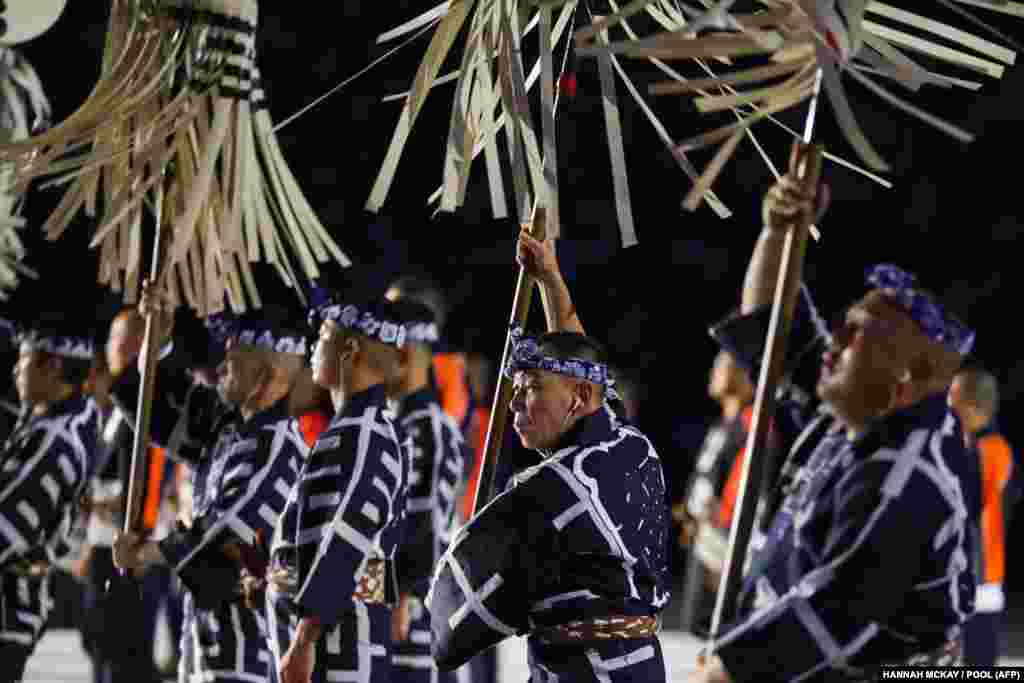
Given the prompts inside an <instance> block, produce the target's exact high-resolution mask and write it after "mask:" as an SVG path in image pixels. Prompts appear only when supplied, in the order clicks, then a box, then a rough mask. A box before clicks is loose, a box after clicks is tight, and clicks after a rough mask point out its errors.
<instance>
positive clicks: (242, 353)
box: [112, 291, 308, 682]
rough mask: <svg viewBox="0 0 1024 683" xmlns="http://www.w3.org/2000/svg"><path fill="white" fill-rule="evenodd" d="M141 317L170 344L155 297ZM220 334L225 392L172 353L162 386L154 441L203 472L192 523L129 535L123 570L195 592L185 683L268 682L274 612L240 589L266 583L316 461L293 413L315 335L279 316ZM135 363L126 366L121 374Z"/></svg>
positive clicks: (189, 597) (121, 553) (260, 315)
mask: <svg viewBox="0 0 1024 683" xmlns="http://www.w3.org/2000/svg"><path fill="white" fill-rule="evenodd" d="M140 311H141V312H142V313H143V315H147V314H152V315H153V317H154V319H155V320H156V325H155V327H156V331H155V333H156V334H157V339H161V340H165V341H166V340H168V339H170V324H171V322H172V319H171V318H170V316H169V315H167V314H166V313H167V312H166V310H165V308H164V307H163V305H162V302H161V301H158V300H157V299H156V297H155V296H154V295H153V294H152V293H151V292H149V291H146V292H145V293H144V295H143V299H142V303H141V305H140ZM221 323H223V324H222V325H221V326H217V327H215V328H214V330H213V331H214V336H215V337H217V338H218V341H220V342H221V343H223V345H224V347H225V349H226V351H225V355H224V360H223V362H222V363H221V364H220V366H219V367H218V385H217V387H216V388H213V387H207V386H203V385H201V384H197V383H194V382H193V381H192V380H191V378H190V377H189V376H188V375H187V373H186V368H187V367H188V365H189V362H188V360H187V358H185V355H186V354H184V353H183V352H180V351H176V350H174V349H173V348H172V350H171V355H170V356H169V357H167V358H166V359H164V360H162V361H161V362H160V365H159V368H158V375H157V378H156V382H157V386H158V387H159V393H158V394H157V396H158V398H156V399H155V400H154V401H153V422H152V436H153V440H154V441H155V442H157V443H160V444H162V445H164V446H165V447H167V448H168V449H170V450H173V451H174V452H175V453H176V455H177V457H179V458H181V459H183V460H186V461H188V462H189V463H190V465H191V467H192V482H193V491H194V498H193V509H192V515H191V524H190V525H188V526H185V525H182V526H181V527H180V528H179V529H177V530H176V531H175V532H173V533H171V534H169V535H168V536H167V537H166V538H164V539H161V540H159V541H150V540H145V539H143V538H142V537H141V535H140V534H139V533H136V532H128V533H124V534H121V535H119V536H118V537H117V539H116V540H115V543H114V563H115V564H116V565H117V566H118V567H119V568H122V569H136V568H140V567H146V566H149V565H154V564H166V565H168V566H170V567H171V568H172V569H173V570H174V572H175V573H176V574H177V575H178V576H179V578H180V579H181V581H182V584H183V585H184V586H185V588H186V589H187V592H186V595H185V617H184V623H183V626H182V650H181V653H180V656H181V660H180V662H181V663H180V671H181V673H182V675H183V676H184V677H183V678H182V680H188V679H189V677H201V678H202V679H203V680H206V681H215V682H216V681H232V682H239V681H252V680H267V678H268V677H269V675H270V671H269V666H270V659H271V658H270V653H269V647H268V645H267V636H266V630H265V627H264V615H263V613H262V612H263V605H262V602H260V603H259V604H258V605H253V604H252V600H251V599H250V600H244V599H243V596H242V595H241V591H240V587H241V584H242V577H243V569H244V570H247V571H248V573H249V574H250V575H252V576H257V577H261V576H263V574H264V569H265V567H263V566H259V565H260V562H261V560H262V561H263V562H265V560H266V558H265V557H263V558H261V557H260V554H259V553H258V552H254V551H253V549H254V548H256V547H258V546H260V544H261V541H265V542H269V539H270V538H271V535H272V534H273V531H274V525H275V524H276V523H277V517H278V515H279V514H280V513H281V510H282V509H283V508H284V505H285V501H286V498H287V496H288V494H289V492H290V490H291V488H292V485H293V484H294V482H295V480H296V477H297V474H298V471H299V467H300V466H301V464H302V462H303V461H304V460H305V458H306V453H307V452H308V446H307V445H306V443H305V441H304V440H303V437H302V434H301V432H300V431H299V429H298V424H297V422H296V420H295V419H294V418H293V417H292V414H294V412H295V411H294V410H293V409H292V406H291V405H290V398H291V394H292V390H293V388H294V387H295V385H296V383H297V382H298V381H299V378H300V373H301V372H302V370H303V367H304V361H305V353H306V340H305V326H304V324H298V325H296V326H294V327H292V326H290V325H289V324H288V323H289V321H288V320H287V316H286V315H285V314H284V313H282V314H281V315H280V316H278V317H275V316H273V315H272V314H271V313H270V312H268V310H261V311H256V312H254V313H250V314H248V315H247V316H244V317H242V318H237V319H235V318H227V319H224V320H222V321H221ZM133 361H134V359H133V358H131V357H121V358H119V359H116V362H115V365H118V366H122V367H127V366H130V365H131V364H132V362H133ZM118 369H119V368H112V370H114V371H115V372H116V371H117V370H118ZM137 382H138V378H137V375H135V373H134V372H132V371H128V372H124V373H123V374H122V375H121V378H120V379H119V380H118V382H117V383H115V385H114V388H113V394H114V396H115V398H116V400H117V401H118V402H119V403H120V404H121V405H122V407H123V406H124V403H125V402H126V400H130V398H131V396H132V394H133V393H134V390H133V389H134V388H133V386H132V385H133V384H134V383H137ZM247 603H248V604H247Z"/></svg>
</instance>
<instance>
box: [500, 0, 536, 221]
mask: <svg viewBox="0 0 1024 683" xmlns="http://www.w3.org/2000/svg"><path fill="white" fill-rule="evenodd" d="M499 1H500V2H505V1H508V2H511V0H499ZM501 19H502V21H501V25H500V30H501V33H500V43H499V45H500V47H499V50H498V65H499V66H498V80H499V84H500V87H501V103H502V108H503V110H504V116H505V117H506V119H507V122H506V125H505V138H506V144H507V149H508V156H509V162H510V165H511V167H512V188H513V190H514V191H515V197H516V214H517V215H518V216H519V222H520V223H526V222H528V221H529V220H530V217H531V215H532V213H533V199H532V197H531V194H530V188H529V185H528V181H527V178H526V163H525V156H526V150H525V149H524V148H523V146H522V127H521V126H520V125H519V117H520V115H521V114H520V110H519V103H518V102H517V101H516V98H515V94H514V92H513V90H512V60H513V56H512V50H513V42H512V35H511V29H510V28H509V25H508V20H507V17H505V13H504V12H502V17H501ZM526 114H527V115H529V108H527V111H526Z"/></svg>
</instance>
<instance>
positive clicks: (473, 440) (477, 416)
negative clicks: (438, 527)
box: [460, 406, 491, 519]
mask: <svg viewBox="0 0 1024 683" xmlns="http://www.w3.org/2000/svg"><path fill="white" fill-rule="evenodd" d="M490 421H491V410H490V408H485V407H484V406H478V407H477V408H476V409H475V410H474V411H473V421H472V423H471V424H470V434H469V438H468V439H467V441H468V443H469V447H470V448H472V449H473V471H472V472H470V474H469V482H468V483H467V484H466V491H465V493H464V494H463V495H462V502H461V503H460V505H461V507H462V518H463V519H469V518H470V517H472V516H473V493H474V492H475V491H476V487H477V485H478V482H479V481H480V470H482V469H483V466H484V443H485V442H486V441H487V425H488V424H489V423H490Z"/></svg>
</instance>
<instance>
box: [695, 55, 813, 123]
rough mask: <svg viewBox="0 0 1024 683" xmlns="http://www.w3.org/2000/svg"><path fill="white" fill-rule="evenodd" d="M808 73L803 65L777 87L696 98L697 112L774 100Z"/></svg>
mask: <svg viewBox="0 0 1024 683" xmlns="http://www.w3.org/2000/svg"><path fill="white" fill-rule="evenodd" d="M808 71H809V70H808V69H807V65H805V67H804V68H803V69H802V70H800V71H799V72H798V73H796V74H795V75H794V76H793V77H791V78H789V79H787V80H786V81H784V82H783V83H781V84H779V85H775V86H771V87H768V88H758V89H756V90H748V91H746V92H742V93H735V94H730V95H708V96H705V97H698V98H697V99H696V100H695V102H696V104H697V111H699V112H701V113H706V112H712V111H722V110H723V109H734V108H736V107H739V106H743V105H748V104H755V103H760V102H764V101H766V100H771V99H774V98H776V97H779V96H780V95H785V94H787V93H788V92H790V91H791V90H792V89H793V87H794V86H795V85H797V84H798V82H799V81H800V80H806V78H807V74H808Z"/></svg>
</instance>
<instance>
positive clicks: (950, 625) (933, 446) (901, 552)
mask: <svg viewBox="0 0 1024 683" xmlns="http://www.w3.org/2000/svg"><path fill="white" fill-rule="evenodd" d="M809 303H810V302H809V296H805V298H804V299H803V300H802V302H801V306H800V307H799V308H798V317H797V319H796V320H795V322H794V331H793V337H792V338H791V341H790V346H791V348H792V349H793V351H794V352H793V353H792V354H790V356H791V358H790V360H791V366H792V367H791V370H792V373H791V376H793V377H795V378H798V379H800V378H803V380H804V386H803V388H802V389H801V387H800V386H799V385H797V386H793V387H790V389H791V390H793V391H795V392H796V393H795V394H794V393H792V392H791V393H789V394H788V395H787V399H786V400H784V401H782V402H781V403H780V405H779V407H778V410H777V413H776V426H777V428H778V432H779V434H780V436H781V437H782V441H783V443H784V444H785V446H786V447H785V450H784V451H783V453H788V458H787V460H786V463H785V465H784V466H783V469H782V473H781V475H780V478H779V480H778V481H777V482H774V487H775V488H774V490H775V491H776V493H777V495H776V496H775V498H774V500H773V502H772V503H771V504H770V506H769V509H770V512H772V513H773V515H774V516H773V518H772V522H771V524H770V525H769V526H768V527H767V529H768V530H767V531H766V532H765V533H764V534H760V535H756V536H755V538H754V539H753V541H752V543H751V552H752V554H753V558H752V561H751V564H750V567H749V569H748V571H747V574H746V583H745V586H744V590H743V592H742V594H741V596H740V608H739V612H738V617H737V618H736V620H735V621H734V622H733V623H731V624H729V625H727V626H726V627H725V628H723V631H722V635H721V637H720V640H719V641H718V650H717V654H719V655H720V656H721V658H722V660H723V663H724V665H725V667H726V669H727V670H728V672H729V674H730V675H731V676H732V678H733V680H735V681H755V680H756V681H766V680H778V681H824V680H830V681H831V680H867V679H869V678H871V677H872V676H873V673H872V672H873V671H874V670H875V669H877V668H878V667H879V666H880V665H881V664H884V663H900V662H906V661H913V660H914V659H915V658H921V657H924V656H926V655H929V654H930V653H934V652H941V651H942V650H943V649H944V646H946V645H947V644H948V643H950V642H953V641H955V640H956V639H957V637H958V635H959V630H960V625H961V624H962V623H963V621H964V619H965V617H966V615H967V614H968V613H969V612H970V611H971V609H972V605H971V601H972V599H973V598H972V595H973V584H974V582H973V578H972V577H971V575H970V570H969V568H968V562H967V554H966V552H965V520H966V508H965V506H964V502H963V497H962V495H961V490H960V483H959V479H958V476H957V474H956V472H957V471H958V469H959V468H961V467H963V465H964V463H965V462H966V454H965V452H964V442H963V437H962V433H961V431H960V426H959V423H958V421H957V419H956V418H955V417H954V415H953V414H952V412H951V411H950V410H949V409H948V408H947V405H946V396H945V395H944V394H941V393H940V394H935V395H933V396H930V397H928V398H926V399H925V400H923V401H921V402H919V403H917V404H916V405H913V406H910V407H908V408H906V409H904V410H901V411H899V412H897V413H895V414H890V415H888V416H886V417H884V418H882V419H879V420H877V421H876V422H875V423H874V424H872V425H871V426H870V428H869V429H868V430H867V431H866V432H865V433H863V434H861V435H860V436H858V437H857V438H849V437H848V436H847V432H846V430H845V429H841V428H840V426H839V425H838V424H837V423H836V422H835V420H834V419H833V418H832V417H831V416H830V415H829V414H828V412H827V410H825V409H824V408H822V409H821V410H815V406H814V404H813V403H811V404H809V403H808V402H807V401H806V400H805V398H803V399H801V400H799V401H792V400H789V399H790V398H792V396H793V395H797V396H802V397H806V396H808V395H813V382H814V381H815V378H816V376H817V365H818V362H819V360H818V359H819V358H820V355H821V352H822V350H823V349H824V345H825V340H826V333H825V332H824V329H823V327H821V326H816V325H814V324H812V312H813V305H811V306H810V307H808V304H809ZM767 320H768V311H767V309H765V310H761V311H758V312H756V313H754V314H751V315H749V316H743V317H738V318H732V319H730V320H728V321H725V322H724V323H723V324H721V325H720V326H718V327H717V328H716V329H715V330H713V333H714V334H715V335H716V337H717V338H718V339H719V341H721V342H723V344H724V345H725V346H726V347H727V348H728V349H729V350H731V351H733V352H734V353H737V354H738V355H739V356H740V357H743V358H746V360H747V362H748V363H749V364H750V365H751V367H755V366H756V364H757V362H758V361H759V360H760V356H759V354H758V351H759V346H760V344H761V342H763V340H764V339H765V334H766V332H767ZM759 340H760V341H759ZM801 361H803V362H804V364H806V363H810V364H811V365H812V366H813V368H812V371H810V372H807V371H803V370H801V369H800V368H799V365H800V364H801ZM872 680H873V679H872Z"/></svg>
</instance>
